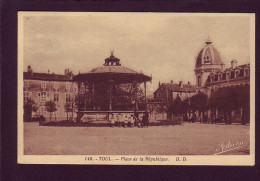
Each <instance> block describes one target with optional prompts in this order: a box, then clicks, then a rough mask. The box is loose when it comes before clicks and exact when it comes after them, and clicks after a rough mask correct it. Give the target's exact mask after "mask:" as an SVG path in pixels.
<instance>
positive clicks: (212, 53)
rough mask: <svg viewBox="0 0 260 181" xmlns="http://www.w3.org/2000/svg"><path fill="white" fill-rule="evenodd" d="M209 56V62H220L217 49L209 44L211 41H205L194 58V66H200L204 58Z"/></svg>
mask: <svg viewBox="0 0 260 181" xmlns="http://www.w3.org/2000/svg"><path fill="white" fill-rule="evenodd" d="M207 55H208V56H209V61H210V62H209V63H210V64H221V63H222V60H221V57H220V53H219V52H218V50H217V49H216V48H215V47H214V46H213V45H212V44H211V42H208V41H207V42H206V45H205V46H204V48H202V49H201V50H200V52H199V54H198V56H197V59H196V67H200V66H201V65H203V64H204V59H205V58H206V57H207Z"/></svg>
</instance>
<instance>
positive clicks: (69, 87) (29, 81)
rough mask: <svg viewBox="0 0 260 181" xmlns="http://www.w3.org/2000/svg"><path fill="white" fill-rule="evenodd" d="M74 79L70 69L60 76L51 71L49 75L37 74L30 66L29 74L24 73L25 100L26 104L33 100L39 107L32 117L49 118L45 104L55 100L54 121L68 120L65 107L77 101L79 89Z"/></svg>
mask: <svg viewBox="0 0 260 181" xmlns="http://www.w3.org/2000/svg"><path fill="white" fill-rule="evenodd" d="M72 78H73V74H72V72H71V71H70V70H69V69H65V73H64V75H58V74H54V73H50V72H49V71H48V73H36V72H33V69H32V68H31V67H30V66H28V68H27V72H24V73H23V80H24V87H23V91H24V92H23V94H24V99H23V100H24V104H26V103H27V102H28V101H30V100H33V101H34V102H35V103H36V104H37V105H38V107H39V109H38V111H37V112H36V113H32V116H34V115H35V114H36V115H43V116H44V117H45V118H47V117H49V113H48V112H47V111H46V107H45V106H44V104H45V102H46V101H49V100H53V101H54V102H55V103H56V107H57V111H56V112H54V113H53V114H52V117H53V118H52V119H53V120H64V119H66V117H67V114H66V112H65V109H64V105H65V103H66V102H71V101H73V100H74V99H75V94H76V93H77V89H78V88H77V85H76V83H74V82H73V80H72ZM25 112H26V111H25Z"/></svg>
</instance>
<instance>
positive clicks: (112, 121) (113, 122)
mask: <svg viewBox="0 0 260 181" xmlns="http://www.w3.org/2000/svg"><path fill="white" fill-rule="evenodd" d="M110 121H111V127H113V126H114V125H115V117H114V114H112V116H111V118H110Z"/></svg>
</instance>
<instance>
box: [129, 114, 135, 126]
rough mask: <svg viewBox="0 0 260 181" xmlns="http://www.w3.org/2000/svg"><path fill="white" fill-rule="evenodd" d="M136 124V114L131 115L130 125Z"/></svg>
mask: <svg viewBox="0 0 260 181" xmlns="http://www.w3.org/2000/svg"><path fill="white" fill-rule="evenodd" d="M134 124H135V120H134V115H131V116H130V126H131V127H134Z"/></svg>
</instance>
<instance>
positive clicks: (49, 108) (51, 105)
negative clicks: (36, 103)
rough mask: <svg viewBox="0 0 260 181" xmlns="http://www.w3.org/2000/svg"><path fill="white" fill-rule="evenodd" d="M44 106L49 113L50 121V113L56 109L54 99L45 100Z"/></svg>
mask: <svg viewBox="0 0 260 181" xmlns="http://www.w3.org/2000/svg"><path fill="white" fill-rule="evenodd" d="M45 107H46V110H47V112H49V113H50V121H51V117H52V113H53V112H55V111H57V108H56V104H55V102H54V101H47V102H45Z"/></svg>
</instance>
